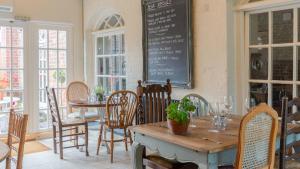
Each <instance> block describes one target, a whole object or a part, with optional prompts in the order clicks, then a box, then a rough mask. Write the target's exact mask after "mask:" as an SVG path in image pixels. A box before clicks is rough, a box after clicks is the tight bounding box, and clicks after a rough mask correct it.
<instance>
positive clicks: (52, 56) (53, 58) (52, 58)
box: [49, 50, 57, 68]
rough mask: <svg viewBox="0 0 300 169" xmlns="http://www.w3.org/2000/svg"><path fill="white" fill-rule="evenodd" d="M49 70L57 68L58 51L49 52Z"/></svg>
mask: <svg viewBox="0 0 300 169" xmlns="http://www.w3.org/2000/svg"><path fill="white" fill-rule="evenodd" d="M49 68H57V50H49Z"/></svg>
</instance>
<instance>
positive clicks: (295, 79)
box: [293, 8, 298, 98]
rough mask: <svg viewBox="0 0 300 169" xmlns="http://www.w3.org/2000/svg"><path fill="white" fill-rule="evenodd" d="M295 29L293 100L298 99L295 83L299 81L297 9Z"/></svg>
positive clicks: (296, 12) (295, 9)
mask: <svg viewBox="0 0 300 169" xmlns="http://www.w3.org/2000/svg"><path fill="white" fill-rule="evenodd" d="M293 19H294V21H293V22H294V27H293V30H294V31H293V32H294V33H293V34H294V38H293V39H294V45H293V82H294V83H293V98H294V97H297V85H296V84H295V82H296V81H297V70H298V66H297V46H296V43H297V41H298V31H297V28H298V11H297V8H294V18H293Z"/></svg>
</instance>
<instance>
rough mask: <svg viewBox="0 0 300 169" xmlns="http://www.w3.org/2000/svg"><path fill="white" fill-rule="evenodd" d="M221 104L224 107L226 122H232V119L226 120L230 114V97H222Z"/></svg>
mask: <svg viewBox="0 0 300 169" xmlns="http://www.w3.org/2000/svg"><path fill="white" fill-rule="evenodd" d="M223 104H224V107H225V116H226V117H227V120H229V121H232V119H230V118H228V116H229V115H230V114H231V113H232V107H233V101H232V97H231V96H224V97H223Z"/></svg>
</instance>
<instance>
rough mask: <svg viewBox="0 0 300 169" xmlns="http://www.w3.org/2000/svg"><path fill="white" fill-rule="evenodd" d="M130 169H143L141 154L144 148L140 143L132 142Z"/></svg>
mask: <svg viewBox="0 0 300 169" xmlns="http://www.w3.org/2000/svg"><path fill="white" fill-rule="evenodd" d="M131 148H132V156H131V159H132V167H133V169H144V168H143V152H144V148H145V147H144V146H143V145H141V144H140V143H137V142H134V143H133V144H132V147H131Z"/></svg>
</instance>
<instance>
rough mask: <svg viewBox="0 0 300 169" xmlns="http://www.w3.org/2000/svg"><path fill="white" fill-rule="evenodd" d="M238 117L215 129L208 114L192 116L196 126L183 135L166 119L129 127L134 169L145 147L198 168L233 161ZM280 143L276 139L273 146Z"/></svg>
mask: <svg viewBox="0 0 300 169" xmlns="http://www.w3.org/2000/svg"><path fill="white" fill-rule="evenodd" d="M241 119H242V117H241V116H233V117H231V119H230V120H229V121H228V125H227V127H226V129H225V130H221V131H218V132H216V130H214V129H213V126H212V123H211V118H210V117H202V118H199V119H195V124H196V127H194V128H191V127H190V128H189V130H188V133H187V134H186V135H174V134H172V133H171V132H170V130H169V129H168V127H167V123H166V122H159V123H151V124H145V125H138V126H134V127H131V128H130V130H131V131H133V132H134V133H135V134H134V138H135V139H134V143H133V145H132V159H133V160H132V162H133V169H143V167H142V154H143V149H144V147H146V148H147V149H148V150H150V151H151V152H153V153H157V154H158V155H160V156H162V157H164V158H167V159H170V160H176V161H179V162H183V163H185V162H192V163H195V164H197V165H198V166H199V168H200V169H217V168H218V166H219V165H228V164H233V163H234V161H235V156H236V151H237V149H236V146H237V143H238V134H239V127H240V122H241ZM291 127H293V126H291ZM294 140H300V135H295V134H294V135H289V136H288V139H287V144H289V143H291V142H292V141H294ZM279 146H280V141H279V138H278V139H277V143H276V148H277V149H278V148H279Z"/></svg>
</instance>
